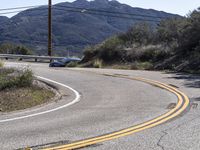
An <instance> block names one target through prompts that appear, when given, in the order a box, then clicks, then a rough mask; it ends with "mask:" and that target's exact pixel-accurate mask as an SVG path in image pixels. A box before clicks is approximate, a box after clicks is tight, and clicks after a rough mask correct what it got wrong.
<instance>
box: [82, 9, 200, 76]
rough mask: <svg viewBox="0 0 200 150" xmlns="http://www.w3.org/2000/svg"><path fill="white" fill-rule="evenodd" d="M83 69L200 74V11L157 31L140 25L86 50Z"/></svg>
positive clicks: (167, 22)
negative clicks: (99, 68)
mask: <svg viewBox="0 0 200 150" xmlns="http://www.w3.org/2000/svg"><path fill="white" fill-rule="evenodd" d="M84 56H85V57H84V59H83V61H82V64H81V65H82V66H83V67H113V68H122V69H146V70H175V71H186V72H195V73H198V72H200V8H199V9H197V10H195V11H193V12H191V13H190V14H189V15H188V16H187V17H182V18H181V17H179V18H171V19H166V20H162V21H161V22H160V23H159V24H158V26H157V27H156V28H155V27H154V26H151V25H150V24H148V23H146V22H143V23H137V24H135V25H134V26H133V27H132V28H130V29H129V30H128V31H127V32H126V33H122V34H118V35H115V36H113V37H111V38H109V39H107V40H105V41H104V42H102V43H100V44H97V45H94V46H89V47H87V48H85V50H84Z"/></svg>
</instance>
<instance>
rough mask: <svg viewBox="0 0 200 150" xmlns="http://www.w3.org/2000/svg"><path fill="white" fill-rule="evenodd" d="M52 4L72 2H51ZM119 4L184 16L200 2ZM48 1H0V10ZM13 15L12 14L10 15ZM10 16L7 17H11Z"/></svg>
mask: <svg viewBox="0 0 200 150" xmlns="http://www.w3.org/2000/svg"><path fill="white" fill-rule="evenodd" d="M52 1H53V3H54V4H55V3H59V2H66V1H68V2H73V1H74V0H52ZM118 1H119V2H121V3H125V4H128V5H131V6H133V7H141V8H147V9H149V8H152V9H156V10H162V11H166V12H170V13H175V14H180V15H186V14H188V12H189V11H192V10H194V9H196V8H198V7H200V0H118ZM47 2H48V0H1V3H0V9H3V8H10V7H21V6H31V5H43V4H47ZM12 15H14V14H12ZM12 15H9V17H11V16H12Z"/></svg>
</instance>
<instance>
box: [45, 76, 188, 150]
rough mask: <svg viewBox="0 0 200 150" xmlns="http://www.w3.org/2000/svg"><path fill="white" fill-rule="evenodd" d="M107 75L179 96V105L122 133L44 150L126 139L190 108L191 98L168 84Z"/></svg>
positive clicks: (64, 149) (57, 149)
mask: <svg viewBox="0 0 200 150" xmlns="http://www.w3.org/2000/svg"><path fill="white" fill-rule="evenodd" d="M107 75H109V76H113V77H120V78H125V79H131V80H137V81H142V82H145V83H148V84H151V85H154V86H157V87H159V88H162V89H165V90H167V91H169V92H171V93H173V94H175V95H176V96H177V98H178V102H177V105H176V107H175V108H174V109H172V110H170V111H169V112H167V113H165V114H163V115H161V116H159V117H157V118H154V119H152V120H150V121H147V122H144V123H142V124H139V125H135V126H133V127H130V128H127V129H123V130H120V131H116V132H114V133H109V134H106V135H100V136H97V137H94V138H89V139H86V140H81V141H77V142H74V143H71V144H66V145H61V146H57V147H52V148H47V149H43V150H71V149H77V148H83V147H86V146H90V145H93V144H97V143H101V142H105V141H108V140H113V139H116V138H120V137H124V136H127V135H131V134H133V133H136V132H139V131H142V130H145V129H149V128H152V127H155V126H158V125H160V124H163V123H165V122H167V121H169V120H171V119H172V118H175V117H177V116H178V115H180V114H181V113H182V112H183V111H184V110H185V109H186V108H187V107H188V106H189V98H188V97H187V96H186V95H185V94H184V93H182V92H181V91H179V90H177V89H176V88H174V87H172V86H169V85H167V84H164V83H161V82H158V81H153V80H148V79H144V78H131V77H126V76H119V75H110V74H107Z"/></svg>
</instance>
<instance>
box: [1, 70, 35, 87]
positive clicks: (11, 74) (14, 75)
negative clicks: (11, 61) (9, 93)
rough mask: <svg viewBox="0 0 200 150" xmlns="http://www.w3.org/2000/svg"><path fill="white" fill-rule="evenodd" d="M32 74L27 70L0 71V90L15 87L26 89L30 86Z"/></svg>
mask: <svg viewBox="0 0 200 150" xmlns="http://www.w3.org/2000/svg"><path fill="white" fill-rule="evenodd" d="M33 78H34V77H33V73H32V71H31V70H29V69H25V70H16V69H1V71H0V90H4V89H7V88H13V87H14V88H16V87H28V86H31V85H32V82H33Z"/></svg>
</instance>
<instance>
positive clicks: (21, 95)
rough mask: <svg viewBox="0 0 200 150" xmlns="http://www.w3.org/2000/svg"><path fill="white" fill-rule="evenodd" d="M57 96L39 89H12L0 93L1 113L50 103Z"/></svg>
mask: <svg viewBox="0 0 200 150" xmlns="http://www.w3.org/2000/svg"><path fill="white" fill-rule="evenodd" d="M54 96H55V94H54V93H53V92H52V91H49V90H47V89H42V88H39V87H35V86H32V87H26V88H17V89H16V88H11V89H5V90H3V91H0V112H11V111H16V110H23V109H26V108H31V107H34V106H37V105H41V104H44V103H47V102H48V101H50V100H51V99H52V98H53V97H54Z"/></svg>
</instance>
